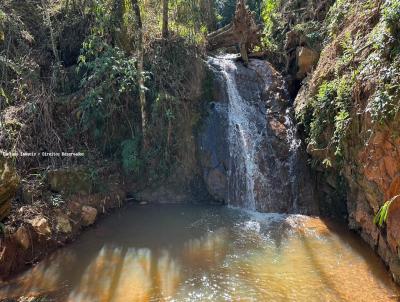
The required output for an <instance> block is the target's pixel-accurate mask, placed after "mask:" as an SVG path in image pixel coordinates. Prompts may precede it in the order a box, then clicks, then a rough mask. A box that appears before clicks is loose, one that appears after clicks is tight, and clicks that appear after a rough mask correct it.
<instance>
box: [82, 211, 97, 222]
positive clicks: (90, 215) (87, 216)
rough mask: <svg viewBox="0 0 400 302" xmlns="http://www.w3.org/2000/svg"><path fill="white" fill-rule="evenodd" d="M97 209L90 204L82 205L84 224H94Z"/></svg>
mask: <svg viewBox="0 0 400 302" xmlns="http://www.w3.org/2000/svg"><path fill="white" fill-rule="evenodd" d="M96 217H97V210H96V209H95V208H93V207H90V206H83V207H82V222H83V225H84V226H89V225H92V224H93V223H94V222H95V221H96Z"/></svg>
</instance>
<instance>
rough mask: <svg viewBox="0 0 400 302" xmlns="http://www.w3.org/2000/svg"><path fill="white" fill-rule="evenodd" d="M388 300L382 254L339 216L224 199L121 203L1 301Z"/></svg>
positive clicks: (392, 297)
mask: <svg viewBox="0 0 400 302" xmlns="http://www.w3.org/2000/svg"><path fill="white" fill-rule="evenodd" d="M46 294H48V295H49V297H53V301H70V302H92V301H93V302H120V301H121V302H128V301H299V302H302V301H304V302H311V301H318V302H319V301H349V302H350V301H351V302H355V301H360V302H366V301H374V302H375V301H376V302H378V301H396V297H397V296H398V294H399V292H398V289H397V287H396V286H395V285H394V284H393V282H392V281H391V279H390V277H389V274H388V273H387V271H386V269H385V267H384V265H383V264H382V262H381V261H380V260H379V259H378V258H377V256H376V255H375V254H374V253H373V252H372V251H371V249H370V248H369V247H368V246H367V245H366V244H364V243H363V242H362V241H361V240H360V239H359V238H358V237H357V235H355V234H353V233H351V232H349V231H348V230H347V229H346V228H345V227H343V226H341V225H339V224H333V223H325V222H324V221H322V220H320V219H317V218H311V217H305V216H300V215H278V214H260V213H253V212H247V211H243V210H239V209H230V208H226V207H208V206H189V205H187V206H171V205H169V206H143V207H141V206H128V207H126V208H124V209H123V210H121V211H120V212H118V213H116V214H113V215H112V216H109V217H107V218H105V219H103V220H102V221H101V223H99V224H98V225H97V226H95V227H93V228H91V229H89V230H87V231H86V232H85V233H84V234H83V235H82V236H81V237H80V239H79V240H78V241H77V242H75V243H73V244H71V245H70V246H68V247H66V248H63V249H60V250H59V251H57V252H56V253H54V254H53V255H52V256H50V257H48V258H47V259H46V260H44V261H42V262H40V263H39V264H38V265H36V266H35V267H34V268H32V269H30V270H29V271H27V272H26V273H24V274H22V275H20V276H18V277H17V278H15V279H13V280H11V281H9V282H7V283H3V284H1V285H0V299H1V298H11V297H18V296H22V295H24V296H35V295H37V296H43V295H46Z"/></svg>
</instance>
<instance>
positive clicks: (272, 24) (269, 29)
mask: <svg viewBox="0 0 400 302" xmlns="http://www.w3.org/2000/svg"><path fill="white" fill-rule="evenodd" d="M280 4H281V1H280V0H266V1H265V2H264V6H263V8H262V12H261V18H262V20H263V22H264V38H263V41H262V42H263V44H264V46H265V47H266V48H269V49H271V50H277V49H278V48H281V47H280V46H282V45H283V42H284V40H285V36H284V32H283V31H282V30H279V29H282V28H284V27H285V20H284V19H283V16H282V15H281V13H280V12H279V8H280ZM280 44H281V45H280Z"/></svg>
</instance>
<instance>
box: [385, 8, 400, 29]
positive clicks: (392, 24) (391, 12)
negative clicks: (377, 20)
mask: <svg viewBox="0 0 400 302" xmlns="http://www.w3.org/2000/svg"><path fill="white" fill-rule="evenodd" d="M382 16H383V19H384V20H385V22H386V23H387V25H388V27H389V28H390V30H391V31H392V33H393V34H395V33H396V32H398V31H399V30H400V0H387V1H386V2H385V4H384V8H383V12H382Z"/></svg>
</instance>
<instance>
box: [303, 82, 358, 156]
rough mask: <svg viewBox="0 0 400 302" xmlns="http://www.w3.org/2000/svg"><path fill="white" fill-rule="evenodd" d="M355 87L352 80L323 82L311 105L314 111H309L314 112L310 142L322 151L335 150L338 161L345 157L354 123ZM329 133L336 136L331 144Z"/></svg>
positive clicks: (310, 127)
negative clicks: (344, 145) (353, 103)
mask: <svg viewBox="0 0 400 302" xmlns="http://www.w3.org/2000/svg"><path fill="white" fill-rule="evenodd" d="M353 83H354V80H353V79H352V78H349V77H348V76H343V77H342V78H341V79H337V80H334V81H331V82H326V81H325V82H323V83H322V84H321V86H320V87H319V90H318V94H317V95H316V97H315V98H314V100H313V101H312V102H311V104H310V105H309V106H310V107H311V108H308V110H311V112H312V117H311V119H310V120H309V123H310V126H309V127H308V128H306V129H308V131H309V133H308V135H309V141H310V142H311V143H313V144H315V145H316V146H317V147H320V148H323V147H325V148H331V147H334V154H335V156H336V157H337V158H341V157H342V156H343V154H342V151H343V141H344V138H345V136H346V133H347V129H348V127H349V125H350V122H351V118H350V108H351V94H352V89H353ZM327 130H328V131H327ZM325 131H327V132H328V133H332V136H331V138H330V141H328V142H327V141H326V137H325V136H324V135H323V134H324V133H325ZM323 144H327V145H325V146H324V145H323Z"/></svg>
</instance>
